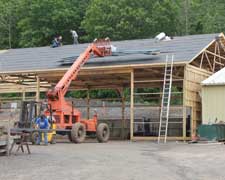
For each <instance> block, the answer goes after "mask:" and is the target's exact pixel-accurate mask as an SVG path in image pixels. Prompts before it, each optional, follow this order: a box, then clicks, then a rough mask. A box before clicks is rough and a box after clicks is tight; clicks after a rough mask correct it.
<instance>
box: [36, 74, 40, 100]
mask: <svg viewBox="0 0 225 180" xmlns="http://www.w3.org/2000/svg"><path fill="white" fill-rule="evenodd" d="M36 81H37V86H36V88H37V89H36V101H40V79H39V77H38V76H36Z"/></svg>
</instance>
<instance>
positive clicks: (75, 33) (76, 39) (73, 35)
mask: <svg viewBox="0 0 225 180" xmlns="http://www.w3.org/2000/svg"><path fill="white" fill-rule="evenodd" d="M70 32H71V33H72V37H73V44H79V42H78V34H77V32H76V31H74V30H70Z"/></svg>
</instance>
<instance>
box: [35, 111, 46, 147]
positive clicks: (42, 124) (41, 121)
mask: <svg viewBox="0 0 225 180" xmlns="http://www.w3.org/2000/svg"><path fill="white" fill-rule="evenodd" d="M35 123H36V127H37V128H38V129H40V130H42V131H39V132H38V133H39V136H38V139H37V144H40V143H41V140H42V134H44V143H45V145H48V136H47V135H48V132H47V130H48V129H49V122H48V119H47V117H46V116H45V115H44V114H41V116H40V117H39V118H37V120H36V122H35ZM43 130H46V131H43Z"/></svg>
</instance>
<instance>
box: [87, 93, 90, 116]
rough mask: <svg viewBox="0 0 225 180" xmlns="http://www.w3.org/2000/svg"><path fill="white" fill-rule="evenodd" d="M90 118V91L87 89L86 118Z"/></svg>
mask: <svg viewBox="0 0 225 180" xmlns="http://www.w3.org/2000/svg"><path fill="white" fill-rule="evenodd" d="M89 118H90V91H89V89H87V119H89Z"/></svg>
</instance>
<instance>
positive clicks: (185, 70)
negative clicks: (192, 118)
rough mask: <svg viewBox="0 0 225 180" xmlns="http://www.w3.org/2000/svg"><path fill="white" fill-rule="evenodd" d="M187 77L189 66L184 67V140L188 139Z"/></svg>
mask: <svg viewBox="0 0 225 180" xmlns="http://www.w3.org/2000/svg"><path fill="white" fill-rule="evenodd" d="M186 79H187V68H186V66H185V67H184V80H183V140H184V141H185V140H186V117H187V115H186V114H187V112H186V88H187V87H186Z"/></svg>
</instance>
